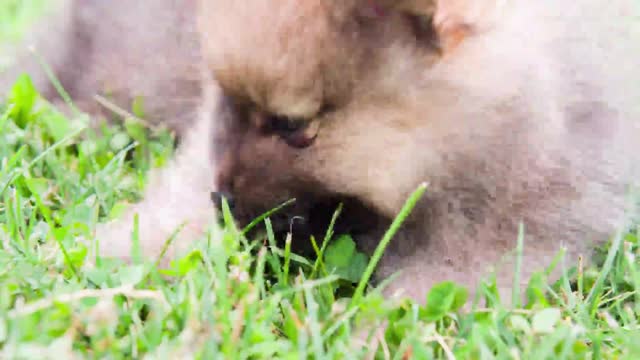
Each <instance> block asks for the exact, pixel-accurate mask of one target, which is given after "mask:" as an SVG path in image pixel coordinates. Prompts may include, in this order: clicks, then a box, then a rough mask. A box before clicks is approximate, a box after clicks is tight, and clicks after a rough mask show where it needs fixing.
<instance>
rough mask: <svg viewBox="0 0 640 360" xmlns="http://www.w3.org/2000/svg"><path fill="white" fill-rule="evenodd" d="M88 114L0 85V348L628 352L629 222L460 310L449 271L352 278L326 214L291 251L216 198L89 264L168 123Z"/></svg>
mask: <svg viewBox="0 0 640 360" xmlns="http://www.w3.org/2000/svg"><path fill="white" fill-rule="evenodd" d="M36 3H41V2H40V1H34V0H31V1H22V2H21V1H6V2H5V3H4V4H2V5H0V23H1V24H2V26H0V39H9V38H10V37H13V36H17V35H16V34H19V32H20V29H22V28H23V27H24V24H25V23H26V22H28V21H31V19H33V18H32V15H31V14H32V13H33V11H36V10H34V9H36V8H37V7H36V8H32V7H31V5H29V4H36ZM10 8H11V9H13V10H12V11H13V12H9V11H8V9H10ZM16 14H22V15H20V16H18V15H16ZM9 24H10V25H9ZM87 124H88V119H87V117H86V115H83V114H79V113H78V114H75V115H73V116H65V115H62V114H61V113H60V112H58V111H56V109H55V108H53V107H52V106H51V105H50V104H49V103H47V102H46V101H44V100H43V99H42V98H41V97H40V96H39V95H38V93H37V92H36V91H35V89H34V88H33V86H32V85H31V83H30V80H29V78H28V76H22V77H20V78H19V79H17V80H16V82H15V84H14V85H13V87H12V88H10V89H0V136H1V139H2V140H1V141H0V159H1V164H0V358H2V359H49V358H50V359H72V358H110V359H120V358H123V359H128V358H146V359H172V358H186V359H189V358H203V359H210V358H229V359H235V358H239V359H244V358H254V359H257V358H269V359H270V358H287V359H300V358H314V359H356V358H365V357H366V356H367V354H368V353H369V352H372V351H375V352H376V358H379V359H387V358H389V359H408V358H415V359H430V358H444V359H454V358H455V359H493V358H501V359H502V358H509V359H556V358H559V359H563V358H571V359H574V358H576V359H600V358H606V359H623V358H624V359H640V326H639V325H638V317H639V316H640V293H639V291H640V262H639V261H638V260H637V257H638V256H639V255H640V250H639V247H638V238H637V234H636V233H635V232H631V233H627V234H622V235H620V236H613V237H612V240H611V241H610V242H609V244H608V245H607V246H606V248H604V249H602V250H603V251H602V252H601V255H602V256H601V257H600V258H599V259H598V261H597V265H596V266H595V267H590V268H583V267H582V266H580V264H564V265H565V266H566V268H567V272H568V273H570V274H571V276H567V277H566V278H563V279H561V280H560V281H558V282H557V283H554V284H548V283H547V280H546V278H545V273H544V272H543V271H541V272H540V273H538V275H537V276H535V277H534V278H532V280H531V282H530V284H529V287H528V289H527V290H526V291H527V298H528V302H527V303H526V304H524V305H520V306H516V307H507V306H504V305H502V302H501V301H500V299H497V298H496V294H495V291H494V290H495V288H494V287H493V284H492V283H491V281H487V283H485V284H484V285H483V294H484V296H483V297H484V298H486V300H487V302H488V303H487V304H485V303H484V302H483V303H482V306H481V307H480V305H478V306H475V307H474V309H473V310H472V311H467V312H463V311H461V310H460V304H461V303H462V302H463V300H465V299H466V297H467V290H466V289H464V288H461V287H459V286H457V285H455V284H453V283H442V284H441V285H439V286H438V287H436V288H434V289H433V290H432V292H431V293H430V294H429V295H428V296H427V297H426V298H425V299H424V301H422V302H418V303H414V302H411V301H403V302H391V301H388V300H385V299H383V298H382V297H381V295H380V294H379V292H377V291H376V289H374V288H371V287H369V286H367V285H368V281H367V280H368V279H369V275H370V273H371V270H373V265H375V262H371V259H368V258H367V257H365V256H364V255H363V254H360V253H358V252H357V250H356V249H355V244H354V243H353V241H352V240H351V238H350V237H349V236H348V235H343V234H335V235H334V234H332V233H331V231H330V228H329V229H328V235H327V236H326V238H325V239H315V240H316V249H317V254H318V256H317V257H314V258H302V257H300V256H297V255H296V254H292V253H291V252H290V250H289V248H288V247H287V246H284V248H279V247H278V246H277V244H278V243H279V241H277V240H283V239H274V238H273V235H272V233H271V232H269V231H267V242H266V245H265V243H264V242H263V240H264V239H247V238H245V237H244V236H243V235H242V234H243V232H242V230H241V229H237V228H235V227H234V226H233V223H232V221H230V216H229V214H226V215H227V217H226V218H227V225H226V226H224V227H223V228H222V229H220V231H217V232H212V233H211V234H208V236H204V237H203V238H202V239H199V240H198V241H196V242H194V244H193V245H192V250H191V251H190V252H189V253H188V255H186V256H184V257H183V258H180V259H177V260H176V261H174V262H172V263H171V264H170V265H169V266H167V267H160V266H159V265H158V261H157V260H158V259H150V258H145V257H142V256H136V254H134V256H133V261H132V263H123V262H121V261H119V260H114V259H101V258H98V259H95V261H92V262H95V264H94V265H93V266H91V265H90V261H89V260H90V259H89V255H88V254H89V247H90V246H91V244H92V232H93V230H94V228H95V224H96V223H97V222H101V221H105V220H106V219H108V218H113V217H116V216H118V214H120V213H121V212H122V209H123V208H124V207H126V206H127V204H128V203H131V202H134V201H137V200H139V199H140V195H141V193H142V191H143V189H144V186H145V183H146V177H147V174H148V172H149V170H150V169H152V168H155V167H160V166H163V165H164V164H166V162H167V160H168V159H170V157H171V154H172V152H173V141H174V139H173V137H172V135H171V134H170V133H169V132H167V131H164V130H153V131H152V130H148V129H146V128H144V127H143V126H142V125H140V124H139V123H136V122H135V121H133V120H131V119H119V121H117V122H115V123H114V124H111V125H104V126H102V127H101V128H100V129H97V131H96V130H92V129H89V128H88V127H87ZM422 191H424V189H418V190H417V192H416V193H415V194H414V195H415V196H414V197H413V198H410V199H408V201H407V210H410V207H411V205H412V202H413V201H415V200H416V198H417V197H419V196H420V194H421V192H422ZM426 191H429V190H428V188H427V189H426ZM336 215H337V216H339V214H338V213H337V214H336ZM400 220H402V216H400V217H399V221H400ZM262 224H264V225H266V228H267V229H269V221H268V219H265V221H263V222H262V223H260V224H259V226H262ZM388 235H389V236H388V237H387V238H386V240H390V241H393V237H392V236H390V235H392V232H390V233H389V234H388ZM81 239H88V241H82V240H81ZM526 239H527V238H526V234H525V236H524V237H521V238H520V240H521V242H520V243H521V244H523V246H524V251H526V245H527V243H526ZM168 240H169V239H168ZM132 241H134V243H135V236H132ZM284 243H285V244H286V242H284ZM383 243H384V242H383ZM383 245H384V244H383ZM380 250H383V248H382V247H381V248H380ZM374 258H375V256H374ZM354 259H356V261H354ZM374 260H375V259H374ZM558 266H560V265H558ZM541 270H544V269H541ZM570 270H576V271H572V272H571V271H570ZM514 271H516V269H514ZM503 300H504V299H503ZM383 323H387V324H389V326H388V327H387V328H386V332H385V333H384V336H377V346H372V345H366V346H361V342H359V341H360V339H362V338H363V336H362V332H363V331H364V330H363V329H370V328H373V327H375V326H376V325H379V324H383Z"/></svg>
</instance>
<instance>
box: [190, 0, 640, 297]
mask: <svg viewBox="0 0 640 360" xmlns="http://www.w3.org/2000/svg"><path fill="white" fill-rule="evenodd" d="M369 3H371V2H367V1H346V2H340V3H337V2H325V1H308V2H304V4H300V3H299V2H297V1H280V2H277V3H274V2H269V1H264V0H251V1H249V0H247V1H235V2H222V1H203V4H204V5H203V8H202V11H201V12H200V20H201V28H202V29H203V38H202V45H203V54H204V56H205V59H206V61H207V65H208V66H209V68H210V70H211V72H212V73H213V75H214V76H215V77H216V78H217V79H218V80H219V82H220V85H221V87H222V89H223V91H224V92H225V93H226V94H227V95H228V98H227V101H228V104H227V105H226V106H227V110H226V111H227V112H226V115H224V116H222V118H219V119H218V124H217V125H216V126H217V127H218V130H217V142H216V143H215V146H216V155H217V157H216V159H217V160H218V163H217V168H218V180H217V181H218V187H219V188H220V189H222V190H224V191H225V192H227V193H231V194H232V195H233V198H234V200H235V203H236V208H235V211H236V214H237V216H238V218H239V221H240V222H246V221H249V220H250V219H251V218H252V217H253V216H257V215H259V214H260V213H261V212H263V211H266V210H268V209H269V208H271V207H273V206H275V205H277V204H279V203H280V202H283V201H285V200H287V199H288V198H291V197H296V198H297V199H298V203H299V205H296V206H294V207H293V208H292V209H291V210H290V212H289V213H288V214H289V218H291V217H293V216H296V215H301V216H306V217H313V216H314V213H313V205H314V204H317V203H322V201H323V200H324V199H333V198H344V199H354V198H355V199H356V200H357V201H359V202H362V203H363V204H364V205H365V206H367V207H369V209H370V210H371V214H370V215H371V218H373V219H378V222H377V226H372V227H370V231H369V232H368V233H364V234H360V235H359V236H357V237H356V240H357V241H358V242H359V244H360V245H361V246H363V247H365V248H366V249H368V250H369V251H371V250H372V249H373V247H375V245H376V243H377V240H379V239H380V237H381V236H382V233H383V231H384V230H385V229H386V227H387V226H388V225H389V223H390V220H391V219H392V217H393V216H395V214H397V212H398V211H399V210H400V208H401V206H402V204H403V202H404V201H405V199H406V198H407V196H408V195H409V194H410V193H411V191H413V190H414V189H415V188H416V187H417V185H418V184H420V183H422V182H427V183H429V188H428V191H427V195H426V196H425V198H424V199H423V200H422V201H421V203H420V205H419V206H418V208H417V209H416V210H415V211H414V214H413V215H412V217H411V219H409V221H408V223H407V224H405V226H404V227H403V229H402V230H401V232H400V234H399V235H398V236H397V237H396V239H395V240H394V242H393V244H392V246H391V247H390V248H389V249H388V251H387V255H386V256H385V258H384V259H383V262H382V264H381V266H380V268H379V272H378V274H379V276H381V277H384V276H387V275H390V274H391V273H393V272H395V271H397V270H401V271H402V275H401V276H400V278H399V279H398V281H396V282H395V283H393V285H392V286H391V288H390V290H389V291H390V292H392V291H394V290H397V289H403V290H404V291H405V293H406V294H408V295H410V296H412V297H414V298H416V299H418V300H421V299H424V296H425V293H426V291H427V290H428V289H429V287H430V286H431V285H433V284H434V283H436V282H439V281H443V280H454V281H457V282H459V283H462V284H465V285H468V286H470V287H472V288H474V287H475V286H476V285H477V283H478V281H479V280H480V279H481V277H482V276H484V275H486V274H487V270H489V268H490V267H492V266H495V265H499V263H500V261H501V260H502V259H503V258H504V257H505V256H506V255H508V253H509V252H510V251H511V250H512V249H513V248H514V247H515V243H516V239H517V230H518V225H519V223H520V222H521V221H522V222H523V224H524V226H525V231H526V233H525V253H524V259H523V261H524V265H523V267H522V269H523V277H522V282H523V283H524V282H525V281H527V280H528V278H529V276H530V275H531V273H532V272H533V271H537V270H542V269H543V267H545V266H547V265H549V264H550V262H551V260H552V258H553V256H555V255H556V253H557V252H558V251H559V250H560V249H561V247H566V249H567V251H568V252H567V254H568V257H567V258H566V263H567V264H569V265H572V264H575V261H576V259H577V256H578V255H579V254H583V255H588V250H589V249H590V246H591V245H592V244H593V242H598V241H602V240H605V239H606V238H607V236H609V235H610V234H612V232H613V231H614V230H615V229H618V228H620V227H621V226H622V225H624V221H623V220H624V219H625V217H624V212H625V209H626V207H625V201H624V200H625V194H626V187H625V186H626V185H628V184H630V183H631V182H632V180H634V176H635V175H636V174H637V172H636V171H635V167H637V162H635V160H636V157H637V156H636V154H635V153H636V152H637V146H636V145H635V142H636V140H635V139H636V137H637V135H638V133H637V123H636V120H637V119H638V117H639V116H640V113H639V112H638V105H637V103H635V102H636V101H637V99H638V95H639V94H640V88H639V87H638V85H637V84H638V81H639V80H640V71H638V70H636V69H634V66H633V60H631V58H630V57H629V55H628V54H630V53H634V51H635V52H637V50H638V48H639V46H638V44H639V43H640V42H639V40H640V36H639V35H638V32H637V29H638V26H640V24H638V23H637V21H636V22H634V21H633V20H632V19H633V15H629V14H634V13H633V11H634V9H635V11H636V13H637V11H638V9H636V8H634V7H633V4H632V3H631V2H630V1H625V0H619V1H614V2H608V3H607V4H600V3H598V2H597V1H595V0H594V1H584V2H581V3H580V6H578V5H575V4H574V2H571V1H555V2H524V1H504V2H497V1H474V2H471V1H456V2H445V1H442V2H440V1H438V2H437V3H433V2H430V1H426V2H425V1H415V2H411V1H405V2H397V3H396V5H398V6H397V7H395V6H394V5H393V4H390V5H387V6H386V8H385V11H386V13H385V15H383V16H381V17H380V18H376V17H369V16H367V15H366V14H367V12H365V11H363V10H364V8H366V7H367V4H369ZM412 17H422V18H423V19H422V20H425V19H424V18H426V20H429V19H431V21H432V25H433V31H434V32H435V34H434V35H435V37H436V39H437V40H439V42H438V43H439V44H438V43H436V44H428V43H425V42H426V41H428V40H429V37H428V36H427V37H423V38H418V39H417V41H416V34H415V33H414V32H413V31H412V28H411V26H409V25H408V24H407V21H406V20H407V19H410V18H412ZM258 19H259V20H258ZM247 24H251V25H249V26H248V25H247ZM427 35H428V33H427ZM431 45H439V46H431ZM325 106H328V107H329V109H330V110H329V111H323V110H322V109H323V107H325ZM275 115H278V116H280V117H282V116H288V117H291V118H295V119H297V120H299V121H306V122H311V121H315V122H319V123H320V129H319V132H318V135H317V138H316V139H315V142H314V143H313V144H312V145H311V146H309V147H308V148H303V149H298V148H292V147H290V146H288V145H287V144H286V143H285V142H284V141H282V139H281V138H280V137H279V136H278V134H277V133H269V132H267V133H265V132H264V131H262V130H261V129H260V128H257V127H255V126H254V125H252V124H253V123H252V122H251V121H248V120H247V119H248V118H255V117H256V116H257V117H263V118H264V119H267V120H266V121H269V120H268V119H272V118H273V116H275ZM347 212H348V209H347ZM347 212H345V215H344V216H347V217H348V216H349V214H348V213H347ZM309 220H311V221H313V219H309ZM360 220H361V219H358V221H360ZM352 221H356V220H352ZM284 227H286V226H284ZM298 241H307V240H306V239H304V238H300V239H299V240H298ZM513 269H514V268H513V262H512V260H509V258H508V257H507V259H506V263H505V265H504V266H503V267H502V268H500V269H499V271H498V273H497V280H498V285H499V288H500V290H501V292H502V293H503V294H508V293H510V290H509V288H510V287H511V285H512V281H513V279H512V276H513ZM557 274H558V272H556V275H557ZM507 300H508V299H507Z"/></svg>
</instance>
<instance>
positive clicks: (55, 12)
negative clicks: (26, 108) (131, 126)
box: [0, 0, 200, 133]
mask: <svg viewBox="0 0 640 360" xmlns="http://www.w3.org/2000/svg"><path fill="white" fill-rule="evenodd" d="M195 6H196V0H158V1H152V2H139V1H134V2H131V1H127V0H113V1H111V0H110V1H98V0H56V1H53V2H52V3H51V4H47V9H46V11H45V14H43V16H42V20H40V21H38V22H37V23H36V24H35V25H34V26H33V29H32V30H31V31H29V32H28V33H27V34H26V39H25V40H24V41H22V42H21V43H20V44H17V45H12V46H11V49H10V50H9V49H5V50H6V51H11V52H14V53H16V54H18V56H16V57H14V61H13V62H12V66H10V67H8V68H6V69H0V98H1V97H2V96H4V95H5V93H6V89H7V88H8V87H9V86H10V85H11V84H12V83H13V81H14V80H15V78H16V77H17V76H18V75H19V74H20V73H23V72H26V73H28V74H29V75H31V76H32V78H33V80H34V83H35V85H36V87H37V88H38V89H39V90H40V91H41V92H42V94H43V95H44V96H45V97H46V98H47V99H49V100H51V101H54V102H56V103H61V99H60V97H59V96H58V92H57V91H56V90H55V89H54V87H53V86H52V84H51V82H50V80H49V78H48V77H47V75H46V74H45V72H44V70H43V68H42V67H41V65H40V62H39V61H38V57H37V56H41V57H42V60H44V61H45V62H46V63H47V64H48V65H49V66H50V67H51V70H52V71H53V73H54V74H55V75H56V77H58V78H59V79H60V82H61V84H62V86H63V87H64V89H65V91H66V92H68V93H69V95H70V96H71V97H72V99H73V101H74V102H75V103H76V105H77V107H79V108H80V109H81V110H84V111H87V112H89V113H91V114H93V115H95V116H97V115H104V116H108V117H111V116H113V115H115V114H114V113H113V112H112V111H111V110H109V109H107V108H106V107H105V106H102V105H100V104H99V103H98V102H97V101H96V100H95V95H101V96H103V97H106V98H107V99H108V100H110V102H112V103H114V104H115V105H116V106H118V107H119V108H121V109H123V110H125V111H131V107H132V104H133V102H134V100H135V99H141V100H142V105H143V109H144V111H145V114H144V118H145V120H147V121H149V122H152V123H155V124H159V123H164V124H167V125H169V126H170V127H171V128H173V129H175V130H176V131H178V132H179V133H181V132H182V130H183V129H185V128H186V127H188V125H187V124H191V123H192V122H193V118H194V117H195V114H194V110H195V109H197V107H198V103H199V101H200V72H199V68H200V67H199V64H200V55H199V45H198V37H197V34H196V29H195V22H194V15H195ZM29 47H33V48H34V49H35V51H36V54H37V56H36V55H34V54H33V53H32V52H31V51H29V50H28V48H29ZM185 125H187V126H185Z"/></svg>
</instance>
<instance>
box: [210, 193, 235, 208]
mask: <svg viewBox="0 0 640 360" xmlns="http://www.w3.org/2000/svg"><path fill="white" fill-rule="evenodd" d="M222 199H225V200H226V201H227V204H228V205H229V208H230V209H231V210H233V208H234V207H235V202H234V200H233V196H232V195H231V194H230V193H229V192H227V191H213V192H212V193H211V201H213V204H214V205H215V207H216V208H217V209H218V210H221V209H222Z"/></svg>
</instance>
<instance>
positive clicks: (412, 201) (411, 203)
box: [349, 183, 427, 307]
mask: <svg viewBox="0 0 640 360" xmlns="http://www.w3.org/2000/svg"><path fill="white" fill-rule="evenodd" d="M426 190H427V184H426V183H422V184H420V186H418V188H417V189H416V190H415V191H414V192H413V193H412V194H411V196H409V198H408V200H407V201H406V202H405V204H404V206H403V207H402V209H401V210H400V212H399V213H398V216H396V218H395V219H394V220H393V222H392V223H391V226H390V227H389V230H387V232H386V233H385V234H384V237H383V238H382V240H381V241H380V244H378V246H377V247H376V250H375V251H374V253H373V256H372V257H371V260H370V261H369V264H368V265H367V268H366V269H365V271H364V274H363V275H362V278H361V279H360V282H359V283H358V286H357V287H356V290H355V292H354V294H353V298H352V299H351V302H350V305H349V306H350V307H351V306H355V305H356V304H358V302H359V301H360V299H361V298H362V295H363V294H364V289H365V287H366V286H367V283H368V282H369V279H370V278H371V276H372V275H373V271H374V270H375V268H376V266H377V265H378V262H379V261H380V259H381V258H382V255H383V253H384V251H385V249H386V248H387V245H389V242H390V241H391V239H392V238H393V236H395V234H396V233H397V232H398V230H399V229H400V226H402V223H403V222H404V221H405V220H406V218H407V217H408V216H409V214H411V211H413V208H414V207H415V206H416V204H417V203H418V201H419V200H420V198H422V195H423V194H424V192H425V191H426Z"/></svg>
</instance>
